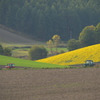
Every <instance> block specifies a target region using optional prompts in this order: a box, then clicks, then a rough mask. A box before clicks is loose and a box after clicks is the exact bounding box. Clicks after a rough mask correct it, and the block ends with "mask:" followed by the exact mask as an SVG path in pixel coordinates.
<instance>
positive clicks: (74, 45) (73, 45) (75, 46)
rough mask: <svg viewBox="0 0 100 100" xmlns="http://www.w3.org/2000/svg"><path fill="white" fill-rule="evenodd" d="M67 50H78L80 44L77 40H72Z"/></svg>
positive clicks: (68, 43)
mask: <svg viewBox="0 0 100 100" xmlns="http://www.w3.org/2000/svg"><path fill="white" fill-rule="evenodd" d="M67 48H68V50H69V51H71V50H75V49H78V48H80V43H79V41H78V40H76V39H70V40H69V41H68V42H67Z"/></svg>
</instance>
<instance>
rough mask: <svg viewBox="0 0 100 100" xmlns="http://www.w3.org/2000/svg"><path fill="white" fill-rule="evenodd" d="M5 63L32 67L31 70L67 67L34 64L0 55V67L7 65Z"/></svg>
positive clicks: (29, 61) (33, 62)
mask: <svg viewBox="0 0 100 100" xmlns="http://www.w3.org/2000/svg"><path fill="white" fill-rule="evenodd" d="M7 63H14V64H15V66H22V67H33V68H66V67H69V66H63V65H56V64H49V63H41V62H35V61H31V60H25V59H20V58H13V57H7V56H2V55H0V65H7Z"/></svg>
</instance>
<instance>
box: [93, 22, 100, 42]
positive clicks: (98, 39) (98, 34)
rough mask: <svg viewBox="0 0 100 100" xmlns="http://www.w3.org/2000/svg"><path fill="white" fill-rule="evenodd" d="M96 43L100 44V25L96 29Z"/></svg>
mask: <svg viewBox="0 0 100 100" xmlns="http://www.w3.org/2000/svg"><path fill="white" fill-rule="evenodd" d="M94 34H95V43H100V23H98V25H97V26H96V27H95V33H94Z"/></svg>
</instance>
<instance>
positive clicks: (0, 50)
mask: <svg viewBox="0 0 100 100" xmlns="http://www.w3.org/2000/svg"><path fill="white" fill-rule="evenodd" d="M0 55H5V56H11V55H12V50H11V49H10V48H8V47H6V48H3V47H2V45H0Z"/></svg>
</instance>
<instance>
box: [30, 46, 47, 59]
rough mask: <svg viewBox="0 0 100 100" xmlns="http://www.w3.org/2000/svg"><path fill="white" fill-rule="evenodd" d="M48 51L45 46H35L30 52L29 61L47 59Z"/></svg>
mask: <svg viewBox="0 0 100 100" xmlns="http://www.w3.org/2000/svg"><path fill="white" fill-rule="evenodd" d="M47 53H48V52H47V50H46V49H45V48H44V47H43V46H37V45H35V46H33V47H32V48H31V49H30V50H29V59H30V60H38V59H42V58H45V57H47Z"/></svg>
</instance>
